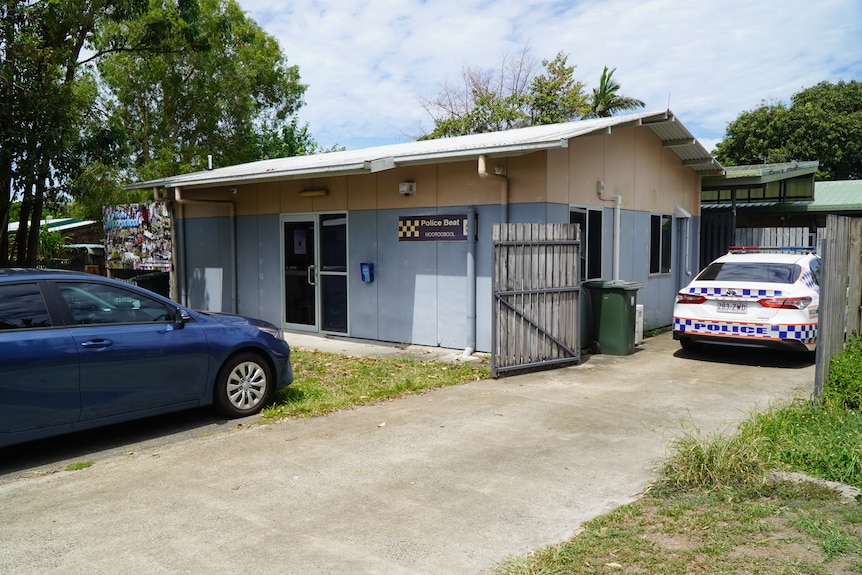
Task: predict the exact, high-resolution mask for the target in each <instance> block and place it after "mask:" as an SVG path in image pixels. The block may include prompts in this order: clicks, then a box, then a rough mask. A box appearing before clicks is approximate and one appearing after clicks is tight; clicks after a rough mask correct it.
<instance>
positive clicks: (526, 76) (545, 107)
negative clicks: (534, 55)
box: [419, 49, 589, 140]
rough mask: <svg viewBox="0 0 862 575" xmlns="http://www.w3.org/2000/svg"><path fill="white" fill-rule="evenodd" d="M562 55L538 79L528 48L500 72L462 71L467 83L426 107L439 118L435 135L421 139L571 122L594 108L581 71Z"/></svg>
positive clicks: (549, 62) (546, 63)
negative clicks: (576, 74)
mask: <svg viewBox="0 0 862 575" xmlns="http://www.w3.org/2000/svg"><path fill="white" fill-rule="evenodd" d="M567 62H568V56H566V55H565V54H564V53H562V52H560V53H558V54H557V55H556V57H554V59H552V60H542V67H543V68H544V72H543V73H540V74H534V73H533V70H534V68H535V66H534V63H533V61H532V60H531V59H530V58H529V56H528V53H527V50H526V49H525V50H524V51H523V52H522V53H521V55H520V59H515V60H513V61H506V60H505V59H504V62H503V65H502V66H501V67H500V69H499V70H493V71H492V70H479V69H475V68H465V69H464V70H462V73H461V79H462V84H461V85H459V86H456V87H450V86H445V85H444V86H443V90H442V91H441V93H440V94H439V95H438V96H437V98H436V99H435V100H433V101H425V102H424V103H423V105H424V106H425V109H426V110H427V111H428V113H429V114H430V115H431V116H432V117H433V118H434V130H432V131H431V133H429V134H426V135H425V136H422V137H421V138H419V139H420V140H425V139H433V138H442V137H449V136H462V135H465V134H478V133H484V132H496V131H500V130H508V129H512V128H522V127H525V126H531V125H538V124H552V123H558V122H568V121H572V120H576V119H578V118H580V117H581V116H583V115H584V114H585V113H586V112H587V111H588V109H589V107H588V105H587V98H586V95H585V94H584V84H583V83H582V82H579V81H577V80H576V79H575V78H574V70H575V66H569V65H568V63H567Z"/></svg>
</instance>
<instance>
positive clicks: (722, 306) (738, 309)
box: [716, 301, 748, 313]
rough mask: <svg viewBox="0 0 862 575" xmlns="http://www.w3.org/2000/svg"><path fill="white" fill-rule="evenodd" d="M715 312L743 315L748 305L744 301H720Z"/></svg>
mask: <svg viewBox="0 0 862 575" xmlns="http://www.w3.org/2000/svg"><path fill="white" fill-rule="evenodd" d="M716 311H720V312H722V313H745V312H747V311H748V303H747V302H744V301H720V302H718V307H717V308H716Z"/></svg>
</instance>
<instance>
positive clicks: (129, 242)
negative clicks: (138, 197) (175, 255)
mask: <svg viewBox="0 0 862 575" xmlns="http://www.w3.org/2000/svg"><path fill="white" fill-rule="evenodd" d="M102 216H103V221H104V222H105V259H106V265H107V267H109V268H111V269H134V270H154V271H156V270H157V271H171V269H172V259H171V242H172V237H171V208H170V206H168V205H167V204H165V203H164V202H151V203H147V204H127V205H124V206H105V207H104V208H102Z"/></svg>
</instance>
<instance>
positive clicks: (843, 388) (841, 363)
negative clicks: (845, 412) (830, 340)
mask: <svg viewBox="0 0 862 575" xmlns="http://www.w3.org/2000/svg"><path fill="white" fill-rule="evenodd" d="M819 399H820V401H821V402H822V404H823V405H824V406H826V407H827V408H833V409H834V408H837V409H851V410H853V409H855V410H859V409H862V336H860V335H859V334H858V333H853V334H851V335H850V337H848V338H847V343H846V345H845V346H844V349H843V350H842V351H841V352H839V353H838V354H836V355H835V356H833V357H832V360H831V361H830V362H829V375H828V376H827V378H826V381H825V383H824V385H823V391H822V393H821V395H820V398H819Z"/></svg>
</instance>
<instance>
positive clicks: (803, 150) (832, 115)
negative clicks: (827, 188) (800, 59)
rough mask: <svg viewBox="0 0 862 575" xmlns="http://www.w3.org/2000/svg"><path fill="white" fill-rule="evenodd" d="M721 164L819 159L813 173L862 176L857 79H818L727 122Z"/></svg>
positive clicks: (861, 89) (861, 87)
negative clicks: (789, 95)
mask: <svg viewBox="0 0 862 575" xmlns="http://www.w3.org/2000/svg"><path fill="white" fill-rule="evenodd" d="M715 154H716V157H717V158H718V160H719V161H720V162H722V163H724V164H726V165H729V166H733V165H744V164H751V163H773V162H785V161H810V160H818V161H819V162H820V169H819V171H818V177H819V178H821V179H827V180H845V179H858V178H860V177H862V82H859V81H856V80H851V81H849V82H844V81H839V82H837V83H835V84H831V83H829V82H821V83H819V84H817V85H815V86H812V87H810V88H806V89H804V90H802V91H800V92H798V93H796V94H794V95H793V96H792V98H791V103H790V106H786V105H785V104H783V103H780V102H779V103H766V102H763V103H761V105H760V106H759V107H758V108H756V109H754V110H749V111H745V112H743V113H741V114H740V115H739V117H738V118H737V119H736V120H734V121H732V122H730V124H728V127H727V133H726V135H725V138H724V139H723V140H722V141H721V142H719V144H718V146H717V148H716V151H715Z"/></svg>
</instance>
